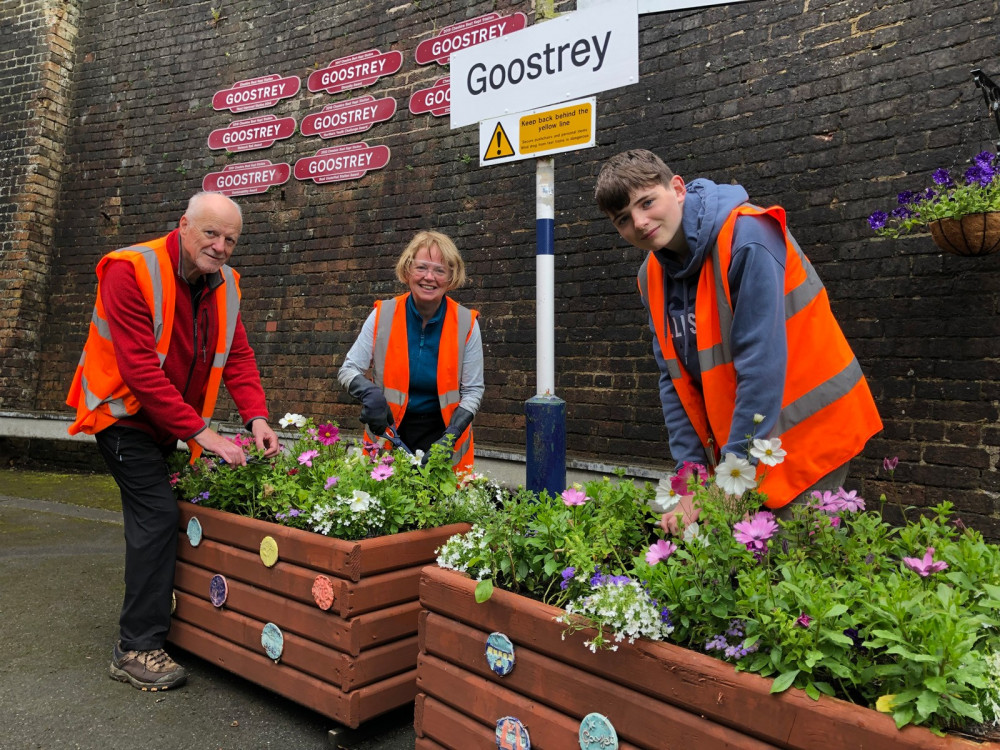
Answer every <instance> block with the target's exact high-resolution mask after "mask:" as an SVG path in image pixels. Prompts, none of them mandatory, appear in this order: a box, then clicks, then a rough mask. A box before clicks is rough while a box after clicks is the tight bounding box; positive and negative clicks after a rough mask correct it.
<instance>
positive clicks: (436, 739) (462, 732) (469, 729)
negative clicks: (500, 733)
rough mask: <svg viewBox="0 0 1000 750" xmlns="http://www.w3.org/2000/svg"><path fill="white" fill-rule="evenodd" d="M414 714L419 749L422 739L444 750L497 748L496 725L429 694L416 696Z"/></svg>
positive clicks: (431, 745) (433, 746) (432, 746)
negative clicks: (458, 709)
mask: <svg viewBox="0 0 1000 750" xmlns="http://www.w3.org/2000/svg"><path fill="white" fill-rule="evenodd" d="M413 714H414V721H413V724H414V726H415V727H416V730H417V745H416V746H417V747H423V745H421V744H420V742H421V740H422V739H423V740H426V741H428V742H430V743H431V744H430V745H428V747H431V748H438V747H440V748H444V749H445V750H471V748H496V727H495V726H494V727H487V726H485V725H484V724H480V723H479V722H478V721H475V720H474V719H470V718H469V717H468V716H466V715H465V714H463V713H462V712H460V711H456V710H455V709H453V708H451V707H450V706H447V705H445V704H444V703H442V702H441V701H439V700H436V699H435V698H432V697H431V696H429V695H425V694H424V693H418V694H417V699H416V702H415V703H414V706H413ZM532 739H534V738H532Z"/></svg>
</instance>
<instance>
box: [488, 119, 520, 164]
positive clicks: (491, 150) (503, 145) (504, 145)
mask: <svg viewBox="0 0 1000 750" xmlns="http://www.w3.org/2000/svg"><path fill="white" fill-rule="evenodd" d="M506 156H516V154H515V153H514V147H513V146H512V145H510V138H508V137H507V134H506V133H505V132H504V130H503V124H502V123H499V122H498V123H497V126H496V128H494V129H493V135H492V136H491V137H490V144H489V145H488V146H487V147H486V153H485V154H483V161H490V160H491V159H502V158H504V157H506Z"/></svg>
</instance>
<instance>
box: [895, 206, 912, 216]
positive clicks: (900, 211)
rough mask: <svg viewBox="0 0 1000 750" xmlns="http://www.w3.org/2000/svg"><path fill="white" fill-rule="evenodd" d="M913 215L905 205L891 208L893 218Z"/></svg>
mask: <svg viewBox="0 0 1000 750" xmlns="http://www.w3.org/2000/svg"><path fill="white" fill-rule="evenodd" d="M911 216H913V212H912V211H911V210H910V209H908V208H907V207H906V206H897V207H896V208H894V209H892V218H894V219H909V218H910V217H911Z"/></svg>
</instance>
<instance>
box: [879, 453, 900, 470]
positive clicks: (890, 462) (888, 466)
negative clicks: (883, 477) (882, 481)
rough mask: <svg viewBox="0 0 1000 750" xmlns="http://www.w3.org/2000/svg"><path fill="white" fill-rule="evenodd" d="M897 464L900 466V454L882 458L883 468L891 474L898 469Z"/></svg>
mask: <svg viewBox="0 0 1000 750" xmlns="http://www.w3.org/2000/svg"><path fill="white" fill-rule="evenodd" d="M897 466H899V456H893V457H892V458H884V459H882V468H883V469H885V470H886V471H887V472H889V473H890V474H892V472H894V471H895V470H896V467H897Z"/></svg>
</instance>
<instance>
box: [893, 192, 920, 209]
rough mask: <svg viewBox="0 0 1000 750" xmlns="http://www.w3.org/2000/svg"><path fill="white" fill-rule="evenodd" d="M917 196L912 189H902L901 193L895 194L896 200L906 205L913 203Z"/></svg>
mask: <svg viewBox="0 0 1000 750" xmlns="http://www.w3.org/2000/svg"><path fill="white" fill-rule="evenodd" d="M916 198H917V196H916V194H915V193H914V192H913V191H912V190H904V191H903V192H902V193H900V194H899V195H897V196H896V202H897V203H898V204H899V205H901V206H906V205H908V204H910V203H913V201H914V200H916Z"/></svg>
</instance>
